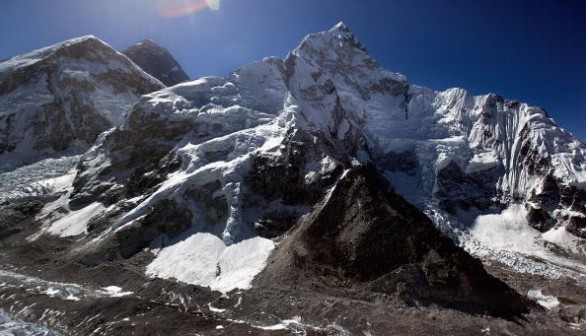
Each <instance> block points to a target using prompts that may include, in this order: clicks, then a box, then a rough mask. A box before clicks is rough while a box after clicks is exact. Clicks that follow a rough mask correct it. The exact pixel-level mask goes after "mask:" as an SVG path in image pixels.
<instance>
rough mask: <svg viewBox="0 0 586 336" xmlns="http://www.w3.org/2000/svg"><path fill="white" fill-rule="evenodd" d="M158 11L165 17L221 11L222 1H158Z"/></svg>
mask: <svg viewBox="0 0 586 336" xmlns="http://www.w3.org/2000/svg"><path fill="white" fill-rule="evenodd" d="M156 4H157V11H158V12H159V14H160V15H162V16H164V17H177V16H182V15H186V14H189V13H193V12H197V11H199V10H202V9H206V8H209V9H211V10H214V11H217V10H220V0H156Z"/></svg>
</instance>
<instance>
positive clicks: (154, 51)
mask: <svg viewBox="0 0 586 336" xmlns="http://www.w3.org/2000/svg"><path fill="white" fill-rule="evenodd" d="M123 53H124V54H125V55H126V56H128V57H129V58H130V59H131V60H132V61H134V62H135V63H136V64H138V65H139V66H140V67H141V68H142V69H143V70H144V71H146V72H147V73H148V74H150V75H151V76H153V77H155V78H157V79H158V80H160V81H161V82H163V83H164V84H165V85H167V86H173V85H175V84H178V83H181V82H185V81H187V80H189V76H188V75H187V74H186V73H185V71H183V69H182V68H181V65H179V63H178V62H177V60H175V58H174V57H173V55H171V53H170V52H169V51H168V50H167V49H165V48H163V47H161V46H159V45H158V44H156V43H155V42H154V41H152V40H149V39H146V40H143V41H141V42H139V43H137V44H135V45H133V46H131V47H130V48H128V49H126V50H124V51H123Z"/></svg>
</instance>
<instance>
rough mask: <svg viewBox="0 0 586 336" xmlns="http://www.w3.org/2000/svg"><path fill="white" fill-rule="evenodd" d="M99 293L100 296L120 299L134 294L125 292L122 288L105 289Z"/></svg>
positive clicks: (110, 287) (109, 287)
mask: <svg viewBox="0 0 586 336" xmlns="http://www.w3.org/2000/svg"><path fill="white" fill-rule="evenodd" d="M97 293H98V294H99V295H103V296H108V297H113V298H118V297H123V296H128V295H132V294H133V293H132V292H125V291H123V290H122V288H120V287H118V286H108V287H103V288H102V289H101V290H98V291H97Z"/></svg>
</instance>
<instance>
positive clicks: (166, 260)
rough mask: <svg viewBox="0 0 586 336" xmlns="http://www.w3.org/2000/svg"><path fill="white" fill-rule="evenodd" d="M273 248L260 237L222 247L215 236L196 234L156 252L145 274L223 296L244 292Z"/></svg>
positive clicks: (272, 244)
mask: <svg viewBox="0 0 586 336" xmlns="http://www.w3.org/2000/svg"><path fill="white" fill-rule="evenodd" d="M274 247H275V244H274V243H273V242H272V241H271V240H269V239H265V238H261V237H255V238H251V239H248V240H244V241H242V242H239V243H237V244H233V245H230V246H226V245H225V244H224V242H223V241H222V240H221V239H220V238H218V237H217V236H215V235H212V234H209V233H196V234H194V235H192V236H190V237H188V238H187V239H185V240H184V241H181V242H178V243H176V244H174V245H171V246H167V247H164V248H162V249H161V250H160V251H158V253H157V257H156V258H155V260H153V262H152V263H151V264H149V265H148V266H147V270H146V273H147V275H149V276H153V277H160V278H164V279H171V278H174V279H177V280H178V281H181V282H185V283H189V284H194V285H200V286H204V287H210V288H211V289H212V290H217V291H221V292H224V293H225V292H229V291H231V290H233V289H236V288H239V289H248V288H250V286H251V282H252V279H253V278H254V277H255V276H256V275H257V274H258V273H259V272H260V271H261V270H262V269H263V268H264V266H265V263H266V260H267V258H268V257H269V254H270V253H271V251H272V250H273V248H274Z"/></svg>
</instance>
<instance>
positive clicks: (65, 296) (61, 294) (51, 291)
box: [45, 287, 80, 301]
mask: <svg viewBox="0 0 586 336" xmlns="http://www.w3.org/2000/svg"><path fill="white" fill-rule="evenodd" d="M45 294H47V295H48V296H49V297H55V298H59V299H61V300H66V301H79V300H80V298H78V297H77V296H74V295H73V294H71V293H70V292H68V291H67V290H66V289H64V288H57V289H55V288H53V287H49V288H48V289H47V290H46V291H45Z"/></svg>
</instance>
